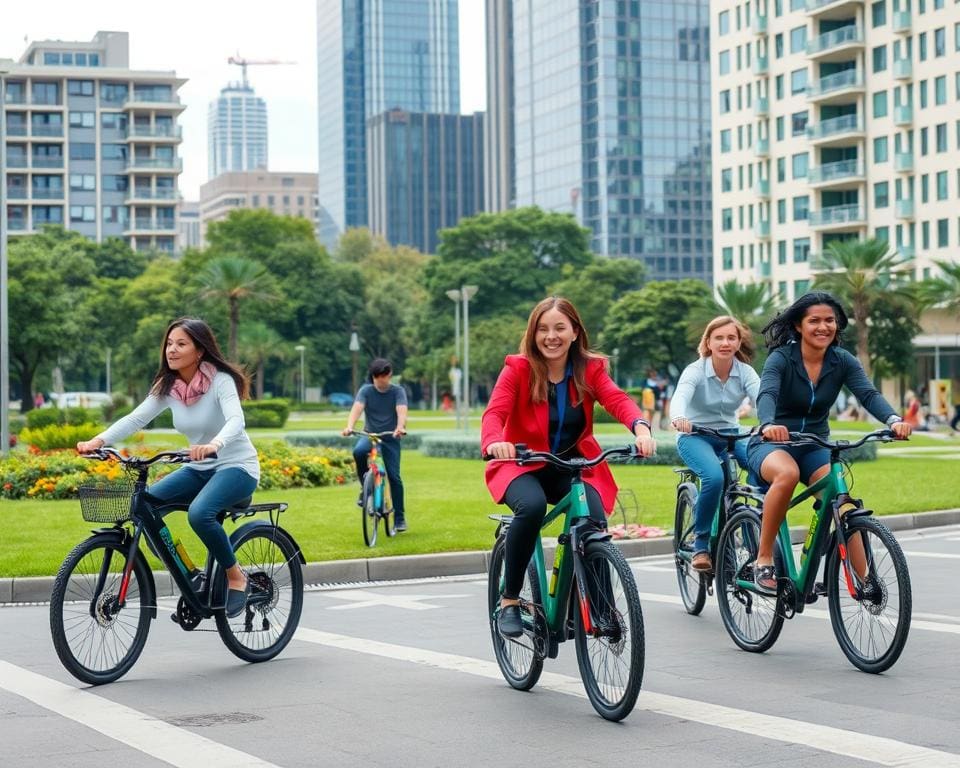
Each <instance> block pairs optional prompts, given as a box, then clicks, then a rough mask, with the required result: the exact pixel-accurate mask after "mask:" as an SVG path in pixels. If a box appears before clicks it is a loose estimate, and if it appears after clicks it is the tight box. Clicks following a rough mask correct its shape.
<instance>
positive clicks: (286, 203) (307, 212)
mask: <svg viewBox="0 0 960 768" xmlns="http://www.w3.org/2000/svg"><path fill="white" fill-rule="evenodd" d="M199 208H200V240H201V242H205V241H206V238H207V228H208V227H209V226H210V224H211V222H214V221H220V220H221V219H225V218H227V216H228V215H229V213H230V211H233V210H237V209H243V208H265V209H267V210H269V211H273V212H274V213H275V214H277V215H278V216H299V217H301V218H304V219H307V220H308V221H310V222H311V223H313V224H314V225H316V221H317V175H316V174H315V173H279V172H269V171H242V172H235V173H222V174H220V175H219V176H217V177H216V178H215V179H212V180H211V181H208V182H207V183H206V184H201V185H200V205H199Z"/></svg>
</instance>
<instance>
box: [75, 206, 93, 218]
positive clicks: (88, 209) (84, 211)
mask: <svg viewBox="0 0 960 768" xmlns="http://www.w3.org/2000/svg"><path fill="white" fill-rule="evenodd" d="M96 216H97V209H96V207H95V206H92V205H71V206H70V221H96V220H97V218H96Z"/></svg>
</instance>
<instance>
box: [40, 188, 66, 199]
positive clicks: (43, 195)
mask: <svg viewBox="0 0 960 768" xmlns="http://www.w3.org/2000/svg"><path fill="white" fill-rule="evenodd" d="M33 199H34V200H63V189H37V188H36V187H34V190H33Z"/></svg>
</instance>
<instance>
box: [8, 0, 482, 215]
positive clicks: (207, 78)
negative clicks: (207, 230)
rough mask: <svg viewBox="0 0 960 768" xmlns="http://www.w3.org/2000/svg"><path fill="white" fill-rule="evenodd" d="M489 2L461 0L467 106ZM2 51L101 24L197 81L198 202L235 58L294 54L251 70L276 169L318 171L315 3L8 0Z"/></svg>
mask: <svg viewBox="0 0 960 768" xmlns="http://www.w3.org/2000/svg"><path fill="white" fill-rule="evenodd" d="M483 6H484V0H460V105H461V109H462V111H463V112H465V113H470V112H474V111H477V110H482V109H484V108H485V104H486V93H485V91H484V56H485V53H484V34H483V26H484V15H483ZM2 7H3V10H2V20H0V58H10V59H14V60H17V59H19V58H20V56H21V55H22V54H23V52H24V50H25V49H26V46H27V43H25V42H24V40H25V39H26V41H27V42H32V41H35V40H91V39H93V36H94V35H95V34H96V33H97V31H98V30H117V31H124V32H129V34H130V65H131V67H132V68H134V69H154V70H174V71H175V72H176V73H177V75H178V76H180V77H184V78H187V79H188V82H187V84H186V85H184V86H183V87H182V88H181V89H180V98H181V101H183V103H184V104H186V105H187V109H186V111H184V112H183V114H182V116H181V118H180V123H181V125H182V126H183V144H181V146H180V154H181V156H182V157H183V175H182V176H181V177H180V189H181V192H182V194H183V196H184V198H185V199H187V200H195V199H197V197H198V196H199V189H200V185H201V184H202V183H203V182H205V181H206V180H207V107H208V105H209V103H210V101H211V100H212V99H214V98H216V96H217V95H218V94H219V92H220V89H221V88H222V87H223V86H225V85H226V84H227V83H228V82H229V81H231V80H239V79H240V68H239V67H236V66H231V65H229V64H227V58H228V57H229V56H231V55H234V54H236V53H237V52H239V53H240V55H241V56H243V57H245V58H247V59H280V60H284V61H295V62H296V64H293V65H289V66H261V67H253V66H251V67H248V70H247V78H248V80H249V81H250V84H251V85H252V86H253V87H254V89H255V90H256V92H257V95H259V96H261V97H263V98H264V99H265V100H266V102H267V114H268V118H269V132H270V150H269V151H270V161H269V162H270V170H272V171H316V170H317V34H316V30H317V18H316V17H317V11H316V0H275V2H271V3H265V2H262V0H165V2H162V3H141V2H132V1H131V0H87V1H86V2H76V0H35V1H34V2H32V3H27V2H14V1H12V0H3V2H2Z"/></svg>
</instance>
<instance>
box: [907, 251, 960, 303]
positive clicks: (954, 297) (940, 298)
mask: <svg viewBox="0 0 960 768" xmlns="http://www.w3.org/2000/svg"><path fill="white" fill-rule="evenodd" d="M933 263H934V264H936V265H937V266H938V267H939V268H940V272H941V273H942V274H941V276H940V277H931V278H929V279H927V280H924V281H923V282H922V283H920V284H919V285H918V286H917V288H918V293H919V294H920V297H921V300H922V301H923V302H924V304H926V305H928V306H934V305H938V306H939V308H940V309H943V310H946V312H948V313H949V314H952V315H960V264H953V263H951V262H949V261H934V262H933Z"/></svg>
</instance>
